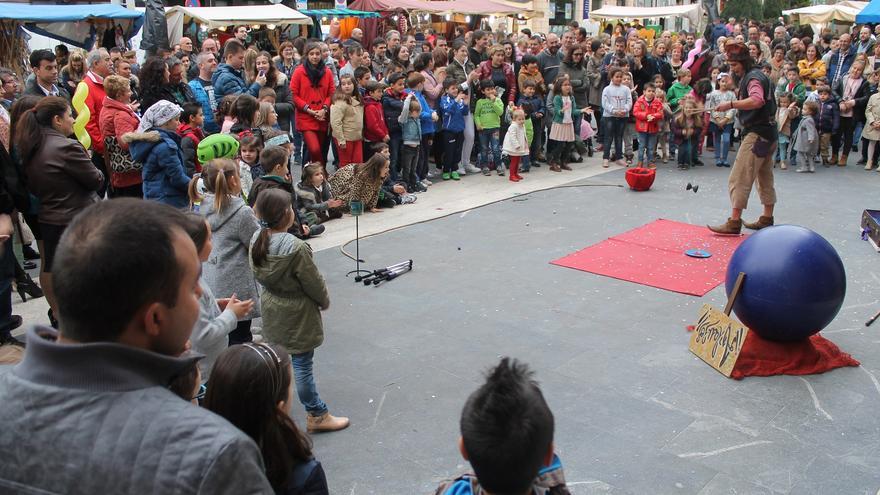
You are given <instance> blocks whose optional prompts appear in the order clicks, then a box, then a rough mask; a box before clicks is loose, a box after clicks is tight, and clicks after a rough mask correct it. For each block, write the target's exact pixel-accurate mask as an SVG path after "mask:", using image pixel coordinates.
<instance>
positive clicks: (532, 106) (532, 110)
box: [516, 81, 547, 172]
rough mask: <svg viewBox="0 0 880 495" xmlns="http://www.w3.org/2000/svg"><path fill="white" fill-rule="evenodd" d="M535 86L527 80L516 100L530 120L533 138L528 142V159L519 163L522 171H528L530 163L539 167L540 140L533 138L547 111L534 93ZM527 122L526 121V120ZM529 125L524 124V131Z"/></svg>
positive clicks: (542, 101)
mask: <svg viewBox="0 0 880 495" xmlns="http://www.w3.org/2000/svg"><path fill="white" fill-rule="evenodd" d="M536 90H537V87H536V86H535V83H534V82H532V81H527V82H526V83H524V84H523V87H522V92H521V93H520V95H519V100H518V101H517V104H516V106H518V107H521V108H522V109H523V111H524V112H525V113H526V118H527V120H530V121H531V128H532V132H531V134H532V137H533V139H532V140H531V141H530V142H529V156H528V160H524V161H523V163H520V170H521V171H522V172H528V171H529V168H530V165H531V166H535V167H540V165H539V164H538V160H537V156H538V154H539V153H540V151H541V140H540V139H534V134H535V129H539V128H540V127H541V126H543V125H544V115H545V114H546V113H547V108H546V105H545V104H544V99H543V98H541V97H540V96H539V95H537V94H536V93H535V91H536ZM526 124H528V122H526ZM528 128H529V126H528V125H526V132H527V133H528Z"/></svg>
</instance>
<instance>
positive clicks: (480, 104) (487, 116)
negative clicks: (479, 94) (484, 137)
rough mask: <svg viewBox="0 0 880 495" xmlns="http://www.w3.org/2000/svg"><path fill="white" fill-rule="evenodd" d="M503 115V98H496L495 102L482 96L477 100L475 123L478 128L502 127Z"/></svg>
mask: <svg viewBox="0 0 880 495" xmlns="http://www.w3.org/2000/svg"><path fill="white" fill-rule="evenodd" d="M502 115H504V102H503V101H501V98H495V101H494V102H493V101H492V100H490V99H488V98H482V99H480V100H479V101H477V107H476V109H475V110H474V125H476V126H477V130H486V129H500V128H501V116H502Z"/></svg>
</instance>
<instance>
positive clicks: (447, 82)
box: [443, 77, 458, 91]
mask: <svg viewBox="0 0 880 495" xmlns="http://www.w3.org/2000/svg"><path fill="white" fill-rule="evenodd" d="M453 86H458V81H456V80H455V78H454V77H447V78H446V79H444V80H443V91H446V90H448V89H449V88H451V87H453Z"/></svg>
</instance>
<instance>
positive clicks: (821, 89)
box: [816, 86, 831, 95]
mask: <svg viewBox="0 0 880 495" xmlns="http://www.w3.org/2000/svg"><path fill="white" fill-rule="evenodd" d="M816 92H817V93H819V94H821V93H828V94H829V95H830V94H831V87H830V86H819V87H818V88H816Z"/></svg>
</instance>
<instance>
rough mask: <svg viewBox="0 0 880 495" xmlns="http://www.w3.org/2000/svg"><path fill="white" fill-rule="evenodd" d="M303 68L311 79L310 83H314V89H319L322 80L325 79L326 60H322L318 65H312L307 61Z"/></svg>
mask: <svg viewBox="0 0 880 495" xmlns="http://www.w3.org/2000/svg"><path fill="white" fill-rule="evenodd" d="M302 65H303V68H304V69H305V70H306V75H307V76H308V77H309V82H311V83H312V87H313V88H317V87H318V86H320V85H321V79H324V71H325V69H326V67H325V66H324V59H321V60H320V61H319V62H318V65H312V63H311V62H309V61H308V60H306V61H305V62H303V64H302Z"/></svg>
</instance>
